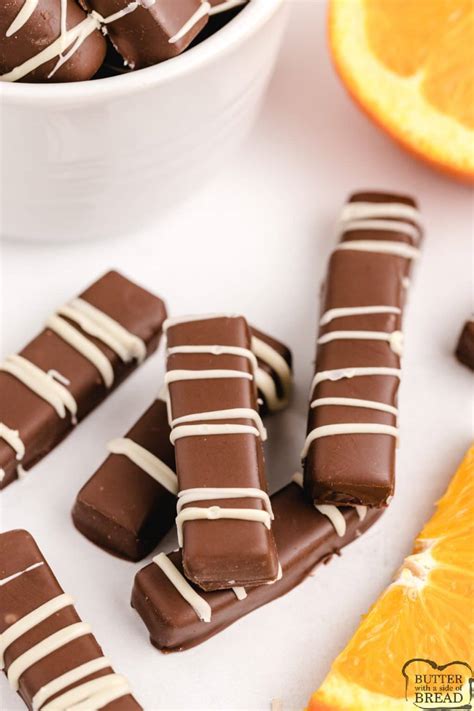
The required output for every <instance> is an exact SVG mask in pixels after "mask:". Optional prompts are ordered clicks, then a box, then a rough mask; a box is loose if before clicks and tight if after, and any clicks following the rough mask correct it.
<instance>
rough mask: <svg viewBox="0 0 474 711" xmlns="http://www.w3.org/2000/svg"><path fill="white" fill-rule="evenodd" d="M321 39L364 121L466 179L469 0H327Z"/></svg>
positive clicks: (471, 61) (473, 13)
mask: <svg viewBox="0 0 474 711" xmlns="http://www.w3.org/2000/svg"><path fill="white" fill-rule="evenodd" d="M329 41H330V46H331V51H332V55H333V58H334V61H335V65H336V69H337V71H338V72H339V74H340V76H341V78H342V80H343V82H344V84H345V85H346V87H347V89H348V90H349V92H350V94H351V95H352V96H353V97H354V98H355V100H356V101H357V102H358V103H359V104H360V106H361V107H362V108H363V109H364V110H365V111H366V112H367V113H368V114H369V116H370V117H371V118H372V119H374V120H375V121H376V122H377V123H378V124H379V125H380V126H381V127H382V128H384V129H385V130H386V131H387V132H388V133H389V134H390V135H391V136H392V137H393V138H394V139H395V140H397V141H398V142H399V143H401V144H402V145H403V146H405V147H406V148H408V149H409V150H410V151H411V152H413V153H415V154H416V155H417V156H419V157H421V158H423V159H425V160H427V161H429V162H430V163H432V164H434V165H435V166H437V167H438V168H440V169H442V170H445V171H448V172H449V173H451V174H453V175H455V176H457V177H459V178H461V179H464V180H468V181H473V180H474V3H473V2H472V0H331V5H330V13H329Z"/></svg>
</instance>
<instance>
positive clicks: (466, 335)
mask: <svg viewBox="0 0 474 711" xmlns="http://www.w3.org/2000/svg"><path fill="white" fill-rule="evenodd" d="M456 358H457V359H458V361H459V362H460V363H462V364H463V365H467V367H468V368H470V369H471V370H474V321H473V320H470V321H466V323H465V324H464V328H463V330H462V332H461V335H460V336H459V341H458V345H457V347H456Z"/></svg>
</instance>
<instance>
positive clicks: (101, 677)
mask: <svg viewBox="0 0 474 711" xmlns="http://www.w3.org/2000/svg"><path fill="white" fill-rule="evenodd" d="M0 658H1V660H2V665H1V666H2V668H4V670H5V674H6V676H7V679H8V681H9V682H10V685H11V687H12V689H13V690H14V691H18V693H19V694H20V696H21V698H22V699H23V701H24V702H25V704H26V705H27V706H28V708H30V709H34V711H38V710H39V709H42V710H43V711H49V709H53V708H54V709H58V708H61V709H66V708H67V709H72V708H74V709H76V710H77V711H86V710H87V709H89V710H90V709H99V708H103V707H107V709H110V711H112V710H113V711H139V709H141V706H140V705H139V704H138V702H137V701H136V700H135V699H134V698H133V696H132V695H131V692H130V688H129V685H128V682H127V680H126V679H125V678H124V677H123V676H120V675H119V674H116V673H115V672H114V671H113V669H112V665H111V663H110V662H109V660H108V659H107V658H106V657H104V656H103V653H102V649H101V648H100V647H99V645H98V643H97V641H96V639H95V637H94V636H93V635H92V632H91V629H90V626H89V625H88V624H86V623H85V622H82V621H81V618H80V617H79V615H78V614H77V612H76V610H75V608H74V600H73V599H72V598H71V597H70V595H66V594H65V593H64V591H63V589H62V588H61V586H60V585H59V583H58V581H57V580H56V578H55V577H54V574H53V572H52V571H51V568H50V567H49V566H48V564H47V562H46V560H45V559H44V557H43V555H42V553H41V551H40V550H39V548H38V546H37V545H36V543H35V541H34V539H33V538H32V536H31V535H30V534H29V533H27V531H20V530H16V531H8V532H6V533H2V534H0Z"/></svg>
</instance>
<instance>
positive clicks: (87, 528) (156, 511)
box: [72, 328, 291, 561]
mask: <svg viewBox="0 0 474 711" xmlns="http://www.w3.org/2000/svg"><path fill="white" fill-rule="evenodd" d="M251 333H252V335H255V336H257V337H258V338H260V339H261V340H263V341H265V342H266V343H268V344H269V345H270V346H271V347H272V348H274V349H275V350H276V351H277V352H278V353H279V354H280V355H282V356H283V357H284V358H285V360H286V361H287V363H288V365H289V366H290V367H291V352H290V351H289V349H288V348H287V347H286V346H284V345H283V344H282V343H280V342H279V341H277V340H275V339H274V338H271V337H270V336H267V335H266V334H265V333H262V332H261V331H258V330H257V329H255V328H251ZM257 360H258V365H259V368H263V369H264V370H265V371H266V372H268V373H269V374H270V375H271V376H272V377H273V379H274V381H275V384H276V387H277V390H278V392H281V390H282V387H281V383H280V381H279V378H278V376H277V374H276V373H275V372H274V371H273V370H272V368H271V367H270V366H269V365H268V364H267V363H265V362H264V361H263V360H261V359H257ZM259 399H261V401H262V402H261V407H260V412H262V410H263V411H264V412H265V413H268V408H267V406H266V403H265V402H264V399H263V396H262V394H261V393H259ZM125 436H126V437H128V438H130V439H131V440H133V441H134V442H136V443H137V444H139V445H141V446H142V447H144V448H145V449H147V450H148V451H149V452H151V453H152V454H154V455H155V456H157V457H158V458H159V459H161V460H162V461H163V462H164V463H165V464H166V465H167V466H169V467H170V468H171V469H173V470H175V466H176V465H175V458H174V447H173V446H172V445H171V443H170V439H169V437H170V427H169V424H168V417H167V412H166V405H165V403H164V402H163V401H162V400H156V401H155V402H154V403H153V404H152V405H151V406H150V407H149V408H148V409H147V410H146V412H145V413H144V414H143V415H142V416H141V417H140V419H139V420H138V422H137V423H136V424H135V425H133V427H132V428H131V429H130V430H129V432H128V433H127V434H126V435H125ZM175 516H176V496H174V494H171V493H170V492H169V491H168V490H167V489H166V488H165V487H163V486H162V485H161V484H159V483H158V482H157V481H155V479H153V478H152V477H150V476H149V475H148V474H146V473H145V472H144V471H143V470H142V469H140V467H138V466H137V465H136V464H134V463H133V462H132V461H131V460H130V459H128V458H127V457H125V456H123V455H120V454H109V456H108V457H107V459H106V460H105V461H104V462H103V463H102V464H101V466H100V467H99V468H98V470H97V471H96V472H95V474H93V475H92V477H91V478H90V479H89V481H88V482H87V483H86V484H85V485H84V486H83V487H82V489H81V490H80V492H79V493H78V495H77V499H76V502H75V504H74V508H73V511H72V517H73V521H74V524H75V525H76V527H77V528H78V530H79V531H81V533H83V534H84V535H85V536H87V538H89V539H90V540H91V541H93V542H94V543H96V544H97V545H99V546H101V548H104V549H105V550H107V551H109V552H110V553H114V554H115V555H118V556H120V557H123V558H127V559H129V560H135V561H136V560H141V559H142V558H144V557H145V556H146V555H147V554H148V553H149V552H150V551H152V550H153V549H154V548H155V547H156V546H157V545H158V543H159V542H160V540H161V538H162V537H163V536H164V535H165V534H166V533H167V532H168V531H169V530H170V529H171V527H172V526H173V524H174V519H175Z"/></svg>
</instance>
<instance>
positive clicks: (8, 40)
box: [0, 0, 106, 82]
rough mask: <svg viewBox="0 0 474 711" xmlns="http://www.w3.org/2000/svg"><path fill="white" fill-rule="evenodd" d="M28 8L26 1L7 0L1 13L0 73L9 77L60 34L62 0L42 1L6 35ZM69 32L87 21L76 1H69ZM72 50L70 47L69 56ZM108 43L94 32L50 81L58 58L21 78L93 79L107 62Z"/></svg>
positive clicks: (37, 80)
mask: <svg viewBox="0 0 474 711" xmlns="http://www.w3.org/2000/svg"><path fill="white" fill-rule="evenodd" d="M23 5H24V0H4V1H3V2H2V9H1V12H0V74H7V73H8V72H10V71H12V70H13V69H14V68H15V67H18V66H19V65H21V64H23V62H26V61H27V60H29V59H30V58H31V57H34V56H36V55H37V54H38V53H39V52H40V51H42V50H43V49H45V48H46V47H47V46H49V45H51V44H52V43H53V42H54V41H55V40H56V39H57V38H58V37H59V34H60V22H61V5H60V2H59V0H39V2H38V5H37V6H36V8H35V10H34V11H33V14H32V15H31V17H30V18H29V19H28V20H27V22H26V23H25V24H24V25H23V27H21V28H20V29H19V30H18V31H17V32H15V33H14V34H13V35H12V36H11V37H7V36H6V33H7V30H8V28H9V27H10V25H11V24H12V22H13V20H14V19H15V17H16V16H17V15H18V13H19V12H20V10H21V8H22V7H23ZM66 10H67V15H66V17H67V22H66V27H67V29H68V30H69V29H71V28H72V27H75V26H76V25H78V24H79V23H80V22H82V21H83V20H84V19H85V18H86V13H85V12H84V10H83V9H82V8H81V7H80V6H79V4H78V3H77V2H75V0H67V4H66ZM69 49H70V47H66V49H65V52H64V53H65V54H66V53H67V50H69ZM105 51H106V42H105V39H104V37H103V35H102V33H101V32H100V31H99V30H94V31H93V32H92V34H90V35H89V36H88V37H87V38H86V39H85V40H84V42H83V43H82V44H81V45H80V47H79V48H78V49H77V50H76V51H75V52H74V54H73V55H72V56H71V57H70V59H68V61H67V62H65V63H64V64H63V65H62V66H61V67H59V69H58V70H57V71H56V72H55V73H54V74H53V76H52V77H51V78H50V79H48V75H49V74H50V72H52V70H53V69H54V67H55V65H56V63H57V61H58V56H56V57H54V58H53V59H50V60H49V61H47V62H45V63H44V64H41V65H40V66H39V67H38V68H36V69H34V70H33V71H31V72H30V73H28V74H27V75H26V76H25V77H23V78H22V79H20V81H24V82H44V81H52V82H65V81H84V80H85V79H90V78H91V77H93V76H94V74H95V73H96V72H97V71H98V69H99V67H100V66H101V64H102V62H103V61H104V57H105Z"/></svg>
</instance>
